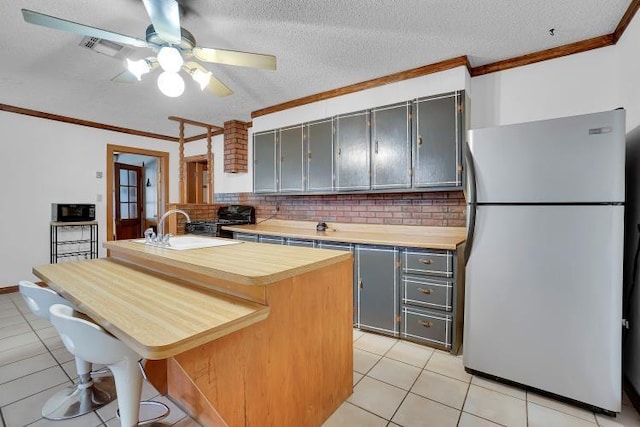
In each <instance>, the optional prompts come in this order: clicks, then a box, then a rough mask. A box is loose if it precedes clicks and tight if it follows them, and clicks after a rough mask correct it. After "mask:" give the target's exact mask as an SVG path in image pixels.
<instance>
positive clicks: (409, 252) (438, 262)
mask: <svg viewBox="0 0 640 427" xmlns="http://www.w3.org/2000/svg"><path fill="white" fill-rule="evenodd" d="M401 264H402V269H401V274H400V281H401V283H402V285H401V290H400V295H401V298H400V311H401V313H402V319H401V324H402V328H401V329H402V330H401V333H400V335H401V337H403V338H406V339H409V340H412V341H417V342H422V343H427V344H430V345H434V346H437V347H441V348H443V349H446V350H450V351H452V352H454V353H457V351H458V348H459V345H460V341H461V338H462V336H461V332H462V328H461V326H462V315H463V313H462V297H463V294H462V293H461V292H460V288H462V286H457V285H459V284H457V283H456V279H458V277H457V276H458V273H457V268H458V261H457V255H456V253H455V252H453V251H436V250H424V249H411V248H405V249H404V250H403V251H402V262H401ZM456 320H457V321H456ZM458 326H459V327H460V329H457V328H458Z"/></svg>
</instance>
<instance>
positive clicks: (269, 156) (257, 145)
mask: <svg viewBox="0 0 640 427" xmlns="http://www.w3.org/2000/svg"><path fill="white" fill-rule="evenodd" d="M276 142H277V141H276V131H269V132H263V133H257V134H255V135H253V191H254V192H256V193H274V192H276V191H277V189H278V182H277V180H276V179H277V175H276V170H277V154H278V150H277V144H276Z"/></svg>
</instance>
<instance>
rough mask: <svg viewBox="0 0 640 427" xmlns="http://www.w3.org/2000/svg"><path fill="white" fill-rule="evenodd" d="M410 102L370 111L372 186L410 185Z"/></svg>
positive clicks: (406, 186)
mask: <svg viewBox="0 0 640 427" xmlns="http://www.w3.org/2000/svg"><path fill="white" fill-rule="evenodd" d="M410 107H411V104H410V103H409V102H404V103H402V104H396V105H391V106H387V107H379V108H376V109H374V110H372V111H371V119H372V122H373V123H372V124H373V128H372V147H371V151H372V152H371V171H372V182H371V188H372V189H374V190H380V189H386V188H409V187H411V127H410V125H409V123H410V120H409V119H410V111H411V109H410Z"/></svg>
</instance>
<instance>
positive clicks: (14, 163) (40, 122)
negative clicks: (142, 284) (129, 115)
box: [0, 112, 178, 287]
mask: <svg viewBox="0 0 640 427" xmlns="http://www.w3.org/2000/svg"><path fill="white" fill-rule="evenodd" d="M0 129H2V137H3V140H2V141H1V142H0V183H2V184H1V185H2V190H1V193H0V201H1V202H0V203H1V207H0V287H4V286H11V285H15V284H17V283H18V281H19V280H22V279H30V280H35V279H36V278H35V276H33V275H32V273H31V268H32V267H33V266H34V265H37V264H47V263H49V222H50V221H51V203H74V202H75V203H95V204H96V217H97V218H96V219H97V220H98V222H99V227H100V238H99V240H100V242H102V241H104V240H105V235H106V223H105V218H106V197H107V195H106V185H107V184H106V164H107V161H108V160H109V161H110V159H107V144H115V145H125V146H131V147H139V148H147V149H152V150H157V151H165V152H169V153H170V167H169V172H170V179H169V180H170V190H169V193H170V194H169V199H170V200H171V201H177V200H178V185H177V183H178V144H176V143H173V142H167V141H157V140H152V139H149V138H141V137H136V136H132V135H126V134H121V133H116V132H109V131H103V130H99V129H93V128H88V127H83V126H76V125H71V124H66V123H60V122H55V121H51V120H44V119H38V118H34V117H29V116H23V115H19V114H12V113H6V112H0ZM98 171H100V172H102V173H103V177H102V178H100V179H98V178H96V172H98ZM98 195H100V196H101V197H102V201H100V202H98V201H97V196H98ZM103 255H104V251H102V249H101V256H103Z"/></svg>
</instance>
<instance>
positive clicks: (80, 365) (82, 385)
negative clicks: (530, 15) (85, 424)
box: [42, 357, 116, 421]
mask: <svg viewBox="0 0 640 427" xmlns="http://www.w3.org/2000/svg"><path fill="white" fill-rule="evenodd" d="M76 369H77V372H78V382H77V383H76V384H74V385H72V386H69V387H67V388H65V389H64V390H60V391H59V392H57V393H55V394H54V395H53V396H51V397H50V398H49V399H48V400H47V401H46V402H45V404H44V406H43V407H42V416H43V417H44V418H47V419H49V420H54V421H60V420H66V419H69V418H74V417H78V416H80V415H84V414H88V413H89V412H91V411H93V410H95V409H98V408H100V407H102V406H104V405H106V404H107V403H109V402H111V401H112V400H114V399H115V397H116V392H115V387H114V384H113V378H111V377H99V378H96V379H95V381H94V379H93V378H92V377H91V363H89V362H87V361H85V360H83V359H80V358H79V357H76Z"/></svg>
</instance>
